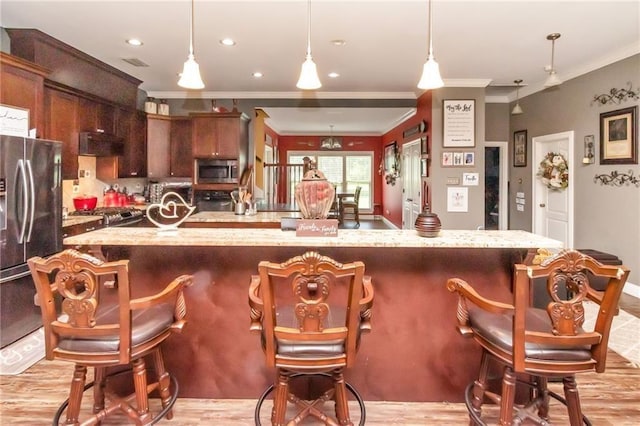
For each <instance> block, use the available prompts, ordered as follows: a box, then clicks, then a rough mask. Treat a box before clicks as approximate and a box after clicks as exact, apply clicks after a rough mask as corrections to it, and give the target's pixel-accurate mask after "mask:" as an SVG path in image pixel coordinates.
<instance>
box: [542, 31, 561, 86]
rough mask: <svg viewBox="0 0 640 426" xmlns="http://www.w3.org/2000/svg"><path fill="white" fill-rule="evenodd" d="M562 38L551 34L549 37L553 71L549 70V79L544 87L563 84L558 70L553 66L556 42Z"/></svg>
mask: <svg viewBox="0 0 640 426" xmlns="http://www.w3.org/2000/svg"><path fill="white" fill-rule="evenodd" d="M559 38H560V33H551V34H549V35H548V36H547V40H551V69H550V70H549V77H547V80H546V81H545V82H544V87H553V86H557V85H559V84H561V83H562V80H560V79H559V78H558V75H557V74H556V69H555V67H554V65H553V56H554V55H553V54H554V50H555V45H556V40H557V39H559Z"/></svg>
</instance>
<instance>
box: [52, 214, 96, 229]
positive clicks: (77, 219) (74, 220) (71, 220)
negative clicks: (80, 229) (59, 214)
mask: <svg viewBox="0 0 640 426" xmlns="http://www.w3.org/2000/svg"><path fill="white" fill-rule="evenodd" d="M99 220H102V216H69V217H68V218H67V219H62V227H63V228H66V227H67V226H73V225H80V224H82V223H89V222H97V221H99Z"/></svg>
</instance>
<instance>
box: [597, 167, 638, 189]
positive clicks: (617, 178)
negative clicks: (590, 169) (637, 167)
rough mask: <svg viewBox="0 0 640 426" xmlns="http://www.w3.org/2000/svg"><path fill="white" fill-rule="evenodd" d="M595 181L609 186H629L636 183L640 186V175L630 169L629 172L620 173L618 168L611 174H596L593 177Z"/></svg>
mask: <svg viewBox="0 0 640 426" xmlns="http://www.w3.org/2000/svg"><path fill="white" fill-rule="evenodd" d="M593 181H594V182H596V183H597V182H600V185H609V186H625V185H626V186H629V185H635V186H636V187H639V188H640V177H638V176H634V175H633V171H632V170H629V173H618V172H617V171H616V170H614V171H612V172H611V173H610V174H608V175H606V174H602V175H596V176H595V177H594V178H593Z"/></svg>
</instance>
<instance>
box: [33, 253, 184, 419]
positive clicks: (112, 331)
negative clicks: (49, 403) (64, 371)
mask: <svg viewBox="0 0 640 426" xmlns="http://www.w3.org/2000/svg"><path fill="white" fill-rule="evenodd" d="M28 263H29V268H30V269H31V274H32V276H33V279H34V282H35V285H36V290H37V300H38V302H39V305H40V309H41V312H42V323H43V326H44V332H45V333H44V335H45V336H44V337H45V348H46V358H47V359H48V360H55V359H59V360H65V361H69V362H73V363H75V370H74V373H73V379H72V381H71V390H70V392H69V399H67V401H65V402H64V403H63V404H62V405H61V406H60V408H59V409H58V412H57V413H56V415H55V417H54V424H56V425H57V424H58V420H59V418H60V416H61V415H62V414H63V413H64V412H65V411H66V420H65V424H67V425H80V424H82V425H94V424H99V423H100V422H101V421H102V420H104V418H105V417H106V416H109V415H111V414H113V413H116V412H122V413H124V414H125V415H126V416H127V417H128V418H129V419H130V420H131V421H133V422H134V423H135V424H136V425H147V424H153V423H155V422H156V421H158V420H159V419H161V418H162V417H165V416H166V417H167V418H168V419H171V418H172V417H173V413H172V406H173V404H174V402H175V400H176V397H177V393H178V384H177V382H176V380H175V378H174V377H173V376H170V374H169V372H168V371H167V370H166V369H165V366H164V361H163V357H162V352H161V350H160V344H161V343H162V342H163V341H164V340H165V339H167V337H169V335H171V334H172V333H176V332H180V331H182V328H183V327H184V325H185V323H186V320H185V314H186V305H185V300H184V295H183V289H184V287H185V286H188V285H191V280H192V278H191V276H188V275H183V276H180V277H178V278H176V279H175V280H174V281H173V282H171V283H170V284H169V285H168V286H167V287H165V288H164V290H162V291H161V292H159V293H157V294H155V295H152V296H148V297H142V298H138V299H131V297H130V285H129V275H128V264H129V261H128V260H120V261H116V262H103V261H101V260H98V259H96V258H95V257H92V256H90V255H87V254H82V253H80V252H78V251H75V250H65V251H63V252H60V253H58V254H55V255H53V256H51V257H49V258H47V259H43V258H40V257H34V258H31V259H29V261H28ZM145 357H149V358H150V360H151V362H152V364H153V369H154V370H155V373H154V376H155V379H156V380H155V381H151V382H149V380H148V375H147V368H146V363H145ZM119 366H130V367H131V368H132V370H133V373H132V374H133V388H134V392H133V393H132V394H130V395H127V396H121V395H119V394H118V393H116V392H115V391H113V390H112V389H110V387H109V386H108V382H109V380H108V379H110V374H109V373H110V372H108V371H107V369H109V368H113V367H119ZM87 367H93V368H94V382H93V383H90V384H88V385H86V386H85V382H86V376H87ZM120 370H122V368H120ZM117 374H121V372H118V373H117ZM89 387H93V409H92V412H93V415H90V416H87V418H85V419H80V413H81V410H80V409H81V401H82V396H83V393H84V391H85V390H86V389H88V388H89ZM155 391H158V393H159V395H160V400H161V401H160V402H161V406H162V409H160V410H158V412H157V413H155V414H154V413H152V412H151V410H150V408H149V394H150V393H152V392H155Z"/></svg>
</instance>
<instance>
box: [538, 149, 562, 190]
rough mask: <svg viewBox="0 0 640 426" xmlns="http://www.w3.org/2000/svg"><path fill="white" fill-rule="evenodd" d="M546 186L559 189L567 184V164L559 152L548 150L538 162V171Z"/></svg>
mask: <svg viewBox="0 0 640 426" xmlns="http://www.w3.org/2000/svg"><path fill="white" fill-rule="evenodd" d="M537 176H539V177H540V178H541V179H542V183H544V184H545V185H546V186H547V188H549V189H555V190H560V189H564V188H566V187H567V186H569V166H568V165H567V160H566V159H565V158H564V156H563V155H562V154H560V153H556V152H549V153H548V154H547V155H545V157H544V159H543V160H542V161H541V162H540V166H539V167H538V173H537Z"/></svg>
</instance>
